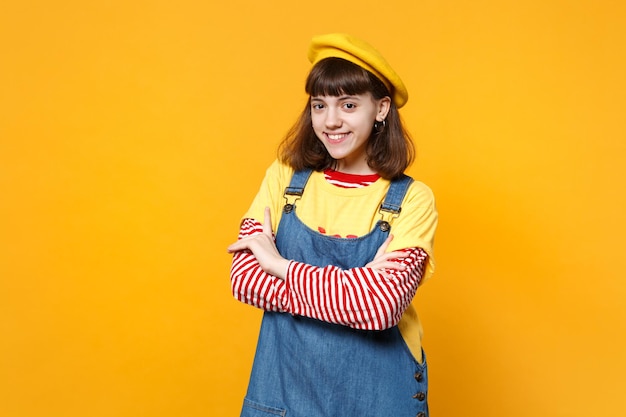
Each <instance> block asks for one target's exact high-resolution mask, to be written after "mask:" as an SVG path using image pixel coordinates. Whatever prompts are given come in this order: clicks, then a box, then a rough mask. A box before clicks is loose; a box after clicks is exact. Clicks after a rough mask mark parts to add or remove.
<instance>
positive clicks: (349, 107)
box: [343, 103, 356, 110]
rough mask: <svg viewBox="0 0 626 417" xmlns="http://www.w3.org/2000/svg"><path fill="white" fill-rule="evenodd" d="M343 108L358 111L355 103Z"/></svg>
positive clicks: (346, 104)
mask: <svg viewBox="0 0 626 417" xmlns="http://www.w3.org/2000/svg"><path fill="white" fill-rule="evenodd" d="M343 107H344V108H345V109H347V110H354V109H356V104H354V103H344V105H343Z"/></svg>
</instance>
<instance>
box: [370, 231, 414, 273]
mask: <svg viewBox="0 0 626 417" xmlns="http://www.w3.org/2000/svg"><path fill="white" fill-rule="evenodd" d="M392 240H393V235H389V237H388V238H387V239H385V241H384V242H383V244H382V245H380V247H379V248H378V250H377V251H376V255H375V256H374V259H373V260H372V261H371V262H370V263H368V264H367V265H365V267H366V268H371V269H374V270H376V271H378V272H380V273H381V274H383V275H384V276H387V273H388V271H389V270H394V271H403V270H404V269H405V268H406V267H405V266H404V265H403V264H400V263H398V262H394V260H395V259H400V258H402V255H404V253H405V252H403V251H401V250H399V251H393V252H387V248H388V247H389V244H390V243H391V241H392Z"/></svg>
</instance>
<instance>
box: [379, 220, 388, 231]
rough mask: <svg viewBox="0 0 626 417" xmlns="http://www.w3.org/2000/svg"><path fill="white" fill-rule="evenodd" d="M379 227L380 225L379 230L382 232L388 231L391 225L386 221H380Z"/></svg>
mask: <svg viewBox="0 0 626 417" xmlns="http://www.w3.org/2000/svg"><path fill="white" fill-rule="evenodd" d="M379 227H380V230H381V231H383V232H388V231H389V229H391V225H390V224H389V223H387V222H380V225H379Z"/></svg>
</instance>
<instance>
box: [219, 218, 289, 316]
mask: <svg viewBox="0 0 626 417" xmlns="http://www.w3.org/2000/svg"><path fill="white" fill-rule="evenodd" d="M259 233H263V225H262V224H261V223H259V222H257V221H256V220H252V219H245V220H244V221H243V222H242V223H241V228H240V230H239V239H242V238H244V237H247V236H252V235H255V234H259ZM230 288H231V291H232V292H233V295H234V296H235V298H236V299H237V300H239V301H241V302H243V303H246V304H250V305H252V306H254V307H257V308H260V309H263V310H266V311H278V312H284V311H285V310H284V309H283V308H282V307H281V306H280V300H281V298H282V297H281V295H283V293H284V292H285V281H283V280H282V279H280V278H276V277H275V276H273V275H270V274H268V273H266V272H265V271H263V269H262V268H261V265H259V261H257V259H256V257H255V256H254V255H253V254H252V252H250V251H247V250H246V251H240V252H235V254H234V255H233V262H232V265H231V268H230Z"/></svg>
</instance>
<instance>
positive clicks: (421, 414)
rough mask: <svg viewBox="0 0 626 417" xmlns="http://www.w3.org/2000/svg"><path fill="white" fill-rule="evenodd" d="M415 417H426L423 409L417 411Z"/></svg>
mask: <svg viewBox="0 0 626 417" xmlns="http://www.w3.org/2000/svg"><path fill="white" fill-rule="evenodd" d="M416 417H426V413H425V412H423V411H420V412H419V413H417V416H416Z"/></svg>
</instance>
